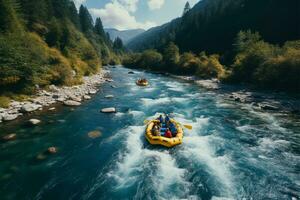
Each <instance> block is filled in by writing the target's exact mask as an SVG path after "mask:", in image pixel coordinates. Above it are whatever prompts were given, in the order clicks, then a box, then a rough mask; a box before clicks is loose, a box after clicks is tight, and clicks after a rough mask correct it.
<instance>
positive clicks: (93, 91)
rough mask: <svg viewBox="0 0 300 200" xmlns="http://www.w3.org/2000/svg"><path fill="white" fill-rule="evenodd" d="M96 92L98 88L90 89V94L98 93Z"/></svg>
mask: <svg viewBox="0 0 300 200" xmlns="http://www.w3.org/2000/svg"><path fill="white" fill-rule="evenodd" d="M96 93H97V90H93V89H90V90H89V94H96Z"/></svg>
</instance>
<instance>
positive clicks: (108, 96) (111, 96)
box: [105, 95, 114, 99]
mask: <svg viewBox="0 0 300 200" xmlns="http://www.w3.org/2000/svg"><path fill="white" fill-rule="evenodd" d="M105 98H107V99H111V98H114V95H106V96H105Z"/></svg>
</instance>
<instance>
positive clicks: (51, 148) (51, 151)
mask: <svg viewBox="0 0 300 200" xmlns="http://www.w3.org/2000/svg"><path fill="white" fill-rule="evenodd" d="M47 152H48V153H50V154H56V153H57V148H56V147H49V148H48V149H47Z"/></svg>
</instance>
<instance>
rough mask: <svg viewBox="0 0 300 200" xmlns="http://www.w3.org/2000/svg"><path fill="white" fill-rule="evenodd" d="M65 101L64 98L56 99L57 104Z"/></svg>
mask: <svg viewBox="0 0 300 200" xmlns="http://www.w3.org/2000/svg"><path fill="white" fill-rule="evenodd" d="M65 100H66V98H64V97H59V98H57V101H58V102H61V103H62V102H64V101H65Z"/></svg>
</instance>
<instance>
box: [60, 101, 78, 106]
mask: <svg viewBox="0 0 300 200" xmlns="http://www.w3.org/2000/svg"><path fill="white" fill-rule="evenodd" d="M64 105H66V106H80V105H81V103H80V102H77V101H73V100H68V101H64Z"/></svg>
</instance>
